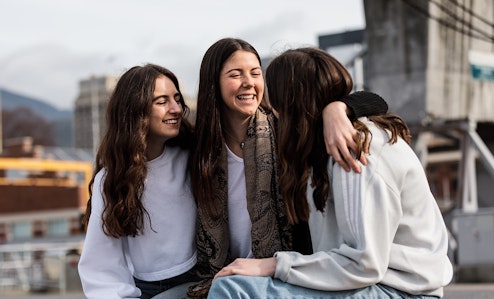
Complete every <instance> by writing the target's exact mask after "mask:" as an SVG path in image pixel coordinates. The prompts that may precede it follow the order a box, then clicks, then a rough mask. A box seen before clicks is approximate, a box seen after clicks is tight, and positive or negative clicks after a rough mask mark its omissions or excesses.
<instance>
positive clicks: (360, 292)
mask: <svg viewBox="0 0 494 299" xmlns="http://www.w3.org/2000/svg"><path fill="white" fill-rule="evenodd" d="M208 298H211V299H218V298H222V299H226V298H232V299H233V298H237V299H254V298H255V299H261V298H262V299H274V298H276V299H309V298H314V299H316V298H318V299H343V298H345V299H349V298H352V299H388V298H393V299H398V298H409V299H425V298H437V297H435V296H425V295H410V294H408V293H405V292H402V291H399V290H396V289H393V288H391V287H388V286H385V285H382V284H375V285H372V286H368V287H365V288H361V289H354V290H348V291H335V292H327V291H320V290H313V289H307V288H304V287H299V286H296V285H292V284H289V283H285V282H282V281H281V280H278V279H273V278H271V277H258V276H255V277H254V276H241V275H234V276H228V277H221V278H218V279H217V280H215V282H214V283H213V285H212V286H211V290H210V291H209V295H208Z"/></svg>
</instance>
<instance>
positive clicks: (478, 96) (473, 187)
mask: <svg viewBox="0 0 494 299" xmlns="http://www.w3.org/2000/svg"><path fill="white" fill-rule="evenodd" d="M364 11H365V18H366V24H367V27H366V30H365V39H366V44H367V56H366V71H365V82H366V86H368V89H370V90H372V91H374V92H377V93H378V94H380V95H382V96H383V97H384V98H385V99H386V100H387V102H388V104H389V106H390V110H391V112H395V113H398V114H399V115H401V116H402V117H403V118H405V120H406V121H407V122H408V124H409V125H410V126H411V128H412V131H413V133H414V140H415V144H414V146H415V150H416V151H417V153H418V155H419V158H421V160H422V162H423V164H424V167H426V172H427V176H428V178H429V181H430V184H431V188H432V190H433V192H434V193H435V195H436V199H437V200H438V203H439V204H440V206H441V208H442V209H443V214H444V215H445V219H446V221H447V224H448V227H449V228H450V230H451V232H452V239H453V240H454V241H455V242H454V243H456V244H457V247H455V245H454V244H453V243H452V247H453V249H454V252H453V255H452V258H453V259H454V261H455V263H456V265H457V266H458V268H470V269H475V271H473V272H471V273H469V275H467V276H465V277H468V279H472V280H477V281H483V280H491V281H492V280H494V277H493V275H492V273H493V272H492V268H493V266H494V253H492V246H494V197H493V196H492V194H494V184H493V182H494V157H493V155H492V151H493V149H494V105H493V101H494V80H493V79H494V75H493V74H494V26H493V24H494V2H491V1H466V0H460V1H445V0H434V1H415V0H402V1H396V0H372V1H369V0H364ZM483 267H487V268H488V270H486V271H477V270H478V269H480V268H483ZM458 273H459V272H458ZM489 273H490V274H489Z"/></svg>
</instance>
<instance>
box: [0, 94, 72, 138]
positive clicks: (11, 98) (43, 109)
mask: <svg viewBox="0 0 494 299" xmlns="http://www.w3.org/2000/svg"><path fill="white" fill-rule="evenodd" d="M0 98H1V105H2V106H1V108H2V109H5V110H13V109H17V108H20V107H27V108H30V109H32V110H33V111H34V112H35V113H36V114H38V115H40V116H42V117H43V118H45V119H46V120H47V121H48V122H50V123H52V124H53V125H54V127H55V132H56V140H55V142H56V146H60V147H72V146H73V142H72V140H73V131H72V127H73V125H72V116H73V111H71V110H60V109H57V108H55V107H54V106H52V105H50V104H47V103H45V102H43V101H42V100H39V99H35V98H31V97H28V96H25V95H21V94H19V93H16V92H13V91H10V90H6V89H3V88H0Z"/></svg>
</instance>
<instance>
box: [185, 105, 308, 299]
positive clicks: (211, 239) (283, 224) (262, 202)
mask: <svg viewBox="0 0 494 299" xmlns="http://www.w3.org/2000/svg"><path fill="white" fill-rule="evenodd" d="M274 128H275V126H274V118H273V115H272V114H266V112H265V111H264V110H263V109H262V108H259V109H258V110H257V112H256V114H255V116H254V117H253V118H252V119H251V122H250V123H249V127H248V129H247V136H246V140H245V146H244V148H243V150H244V165H245V179H246V193H247V209H248V212H249V215H250V219H251V222H252V232H251V235H252V253H253V255H254V257H255V258H266V257H272V256H273V255H274V253H275V252H277V251H282V250H283V251H286V250H292V249H293V247H292V227H291V226H290V225H289V224H288V220H287V218H286V215H285V206H284V203H283V200H282V198H281V195H280V193H279V186H278V184H279V179H278V171H279V169H278V168H279V163H278V156H277V155H278V152H277V147H276V140H275V131H274ZM227 170H228V164H227V154H226V147H225V145H224V144H223V147H222V153H221V157H220V163H219V165H218V168H217V169H216V172H215V182H214V184H215V186H216V188H215V190H217V191H216V196H218V199H219V201H220V203H221V211H222V215H223V216H222V217H220V218H219V219H218V220H216V221H214V220H212V219H211V218H209V217H208V216H207V214H206V213H204V212H202V209H201V208H200V207H199V208H198V218H197V250H198V262H197V270H198V272H199V273H198V275H199V276H200V277H201V278H205V279H206V280H204V281H202V282H200V283H199V284H197V285H195V286H192V287H191V288H190V289H189V293H188V295H189V298H203V297H204V296H206V295H207V291H208V290H209V285H210V279H211V278H212V277H213V276H214V275H215V274H216V273H217V272H218V271H219V270H221V268H223V267H224V266H226V265H228V264H229V263H230V262H232V259H231V257H230V250H229V248H230V239H229V235H230V234H229V227H228V191H227V190H228V181H227V178H228V171H227ZM305 233H307V231H305Z"/></svg>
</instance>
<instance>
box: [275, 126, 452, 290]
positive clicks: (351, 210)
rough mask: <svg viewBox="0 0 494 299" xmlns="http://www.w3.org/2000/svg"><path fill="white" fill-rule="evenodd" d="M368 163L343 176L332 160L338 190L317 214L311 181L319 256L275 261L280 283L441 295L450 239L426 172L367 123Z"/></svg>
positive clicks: (447, 276) (448, 271)
mask: <svg viewBox="0 0 494 299" xmlns="http://www.w3.org/2000/svg"><path fill="white" fill-rule="evenodd" d="M361 120H363V121H364V122H365V123H366V124H367V126H368V127H369V129H370V130H371V132H372V136H373V137H372V142H371V146H370V155H368V156H367V161H368V164H367V166H363V167H362V173H361V174H358V173H355V172H346V171H345V170H343V169H342V168H341V167H340V166H339V165H337V164H335V163H334V161H330V162H329V165H328V172H329V176H330V178H331V186H332V188H333V192H332V197H333V198H331V199H329V200H328V201H327V203H326V208H325V212H324V213H321V212H320V211H317V210H316V208H315V205H314V202H313V197H312V193H313V189H312V188H311V187H310V182H309V185H308V188H307V200H308V202H309V206H310V209H311V214H310V218H309V228H310V234H311V238H312V245H313V250H314V254H312V255H305V256H304V255H301V254H299V253H296V252H278V253H276V254H275V256H276V259H277V266H276V272H275V277H276V278H278V279H280V280H282V281H285V282H288V283H291V284H294V285H299V286H303V287H307V288H312V289H317V290H327V291H337V290H348V289H356V288H362V287H366V286H369V285H373V284H377V283H382V284H385V285H388V286H390V287H393V288H395V289H398V290H401V291H404V292H407V293H410V294H427V295H435V296H442V295H443V286H445V285H447V284H448V283H449V282H450V280H451V278H452V273H453V270H452V265H451V263H450V260H449V259H448V257H447V248H448V234H447V230H446V226H445V224H444V220H443V218H442V215H441V212H440V211H439V208H438V206H437V204H436V201H435V199H434V197H433V195H432V193H431V191H430V188H429V185H428V182H427V178H426V176H425V173H424V170H423V167H422V165H421V164H420V162H419V160H418V158H417V156H416V155H415V153H414V152H413V150H412V149H411V148H410V147H409V146H408V145H407V144H406V142H405V141H404V140H402V139H399V141H398V142H397V143H395V144H389V143H388V142H387V140H388V138H389V136H388V135H387V134H386V133H385V131H383V130H381V129H379V128H377V127H376V126H375V125H374V124H373V123H372V122H370V121H368V120H367V119H361Z"/></svg>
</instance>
